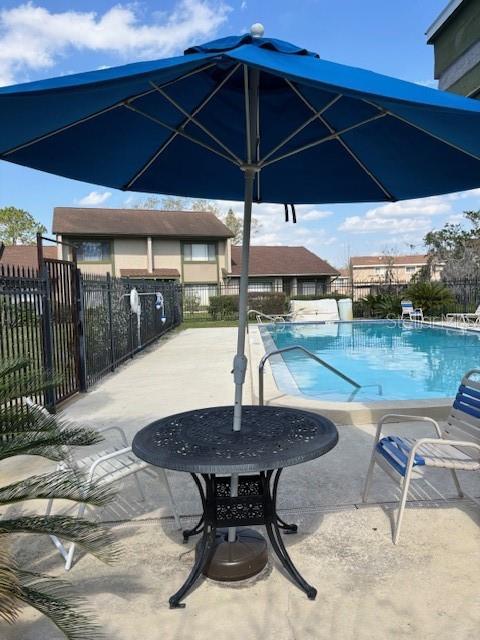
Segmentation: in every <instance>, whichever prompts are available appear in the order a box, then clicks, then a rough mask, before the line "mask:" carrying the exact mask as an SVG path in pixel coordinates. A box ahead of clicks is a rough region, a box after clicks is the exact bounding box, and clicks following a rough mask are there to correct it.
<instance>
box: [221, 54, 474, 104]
mask: <svg viewBox="0 0 480 640" xmlns="http://www.w3.org/2000/svg"><path fill="white" fill-rule="evenodd" d="M226 55H228V57H230V58H232V59H233V60H238V61H239V62H242V63H244V64H247V65H249V66H251V67H255V68H258V69H262V70H264V71H267V72H268V73H272V74H275V75H278V76H281V77H287V78H289V79H290V80H292V81H293V82H299V83H301V84H305V85H311V86H313V87H315V88H318V89H323V90H326V91H333V92H335V93H338V92H339V93H342V94H345V95H349V96H352V97H357V98H366V99H370V100H374V99H376V98H380V99H390V100H392V101H396V102H398V103H402V102H403V103H415V104H418V105H429V106H432V107H438V108H444V109H459V110H460V111H465V110H466V111H472V112H475V113H480V105H479V104H478V103H477V101H475V100H471V99H468V98H464V97H462V96H458V95H456V94H453V93H447V92H444V91H438V90H436V89H431V88H429V87H424V86H422V85H418V84H414V83H412V82H407V81H405V80H399V79H397V78H391V77H389V76H385V75H382V74H380V73H375V72H374V71H368V70H366V69H360V68H357V67H351V66H348V65H343V64H338V63H337V62H330V61H328V60H323V59H317V58H314V57H309V56H299V55H290V56H288V55H283V56H282V55H279V54H278V53H276V52H274V51H269V50H266V49H262V48H258V47H255V46H248V45H243V46H241V47H239V48H237V49H234V50H233V51H229V52H228V53H227V54H226Z"/></svg>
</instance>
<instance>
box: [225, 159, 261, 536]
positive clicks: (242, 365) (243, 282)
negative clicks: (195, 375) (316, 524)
mask: <svg viewBox="0 0 480 640" xmlns="http://www.w3.org/2000/svg"><path fill="white" fill-rule="evenodd" d="M254 182H255V169H254V168H250V167H249V168H246V169H245V201H244V205H243V238H242V271H241V274H240V290H239V294H240V295H239V300H238V334H237V353H236V355H235V357H234V359H233V380H234V382H235V404H234V407H233V430H234V431H240V429H241V426H242V393H243V383H244V382H245V373H246V370H247V357H246V356H245V335H246V331H247V322H248V264H249V259H250V227H251V223H252V201H253V185H254ZM237 493H238V475H237V474H236V473H235V474H232V477H231V480H230V495H231V496H236V495H237ZM236 538H237V532H236V528H235V527H229V529H228V542H235V540H236Z"/></svg>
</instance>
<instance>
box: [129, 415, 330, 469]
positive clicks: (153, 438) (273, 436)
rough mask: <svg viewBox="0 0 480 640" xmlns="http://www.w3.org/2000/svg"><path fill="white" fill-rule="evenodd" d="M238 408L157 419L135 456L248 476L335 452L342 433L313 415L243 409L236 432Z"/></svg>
mask: <svg viewBox="0 0 480 640" xmlns="http://www.w3.org/2000/svg"><path fill="white" fill-rule="evenodd" d="M232 422H233V407H232V406H228V407H210V408H207V409H196V410H195V411H187V412H185V413H179V414H176V415H173V416H168V417H167V418H162V419H161V420H156V421H155V422H152V423H151V424H149V425H147V426H146V427H144V428H143V429H141V430H140V431H139V432H138V433H137V434H136V435H135V438H134V439H133V444H132V449H133V452H134V453H135V455H137V456H138V457H139V458H141V459H142V460H145V461H146V462H149V463H150V464H153V465H156V466H158V467H163V468H165V469H175V470H177V471H187V472H192V473H226V474H228V473H249V472H256V471H264V470H266V469H278V468H282V467H289V466H292V465H294V464H299V463H301V462H306V461H307V460H313V459H314V458H318V457H320V456H322V455H323V454H325V453H327V451H330V449H333V447H334V446H335V445H336V444H337V442H338V432H337V429H336V427H335V425H334V424H333V422H331V421H330V420H328V419H327V418H324V417H323V416H320V415H318V414H315V413H310V412H309V411H301V410H298V409H290V408H286V407H285V408H284V407H273V406H262V407H259V406H244V407H243V409H242V429H241V431H233V429H232Z"/></svg>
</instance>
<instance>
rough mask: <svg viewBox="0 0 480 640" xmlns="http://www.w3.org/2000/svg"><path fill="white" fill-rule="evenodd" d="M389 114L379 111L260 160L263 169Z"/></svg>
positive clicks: (336, 138)
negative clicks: (317, 138)
mask: <svg viewBox="0 0 480 640" xmlns="http://www.w3.org/2000/svg"><path fill="white" fill-rule="evenodd" d="M387 115H389V112H388V111H383V112H382V113H379V114H377V115H375V116H371V117H370V118H367V119H366V120H362V121H361V122H357V123H356V124H353V125H351V126H349V127H345V129H340V131H336V132H335V133H332V134H330V135H328V136H325V137H324V138H321V139H320V140H315V141H314V142H309V143H308V144H304V145H303V146H301V147H298V148H297V149H292V151H289V152H288V153H284V154H283V155H281V156H278V158H273V160H269V161H268V162H264V161H263V160H262V162H260V168H262V169H263V168H264V167H268V166H269V165H271V164H274V163H275V162H279V161H280V160H285V159H286V158H289V157H290V156H293V155H296V154H298V153H301V152H302V151H307V149H311V148H312V147H318V145H320V144H323V143H324V142H330V141H331V140H338V139H339V138H340V136H342V135H343V134H345V133H348V132H349V131H353V130H354V129H358V128H359V127H363V126H365V125H366V124H369V123H370V122H375V120H379V119H380V118H384V117H385V116H387Z"/></svg>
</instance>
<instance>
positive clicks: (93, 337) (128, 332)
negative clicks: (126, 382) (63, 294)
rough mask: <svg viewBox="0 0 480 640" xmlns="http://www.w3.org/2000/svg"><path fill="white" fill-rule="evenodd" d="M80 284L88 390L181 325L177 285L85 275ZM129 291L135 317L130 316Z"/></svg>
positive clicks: (179, 296)
mask: <svg viewBox="0 0 480 640" xmlns="http://www.w3.org/2000/svg"><path fill="white" fill-rule="evenodd" d="M81 282H82V285H81V286H82V299H83V305H82V308H83V326H84V336H83V344H84V347H83V354H84V359H85V371H86V386H87V387H88V386H90V385H91V384H93V383H94V382H96V381H97V380H98V379H99V378H101V377H102V376H104V375H105V374H106V373H108V372H109V371H113V370H114V369H115V368H116V367H117V366H118V365H119V364H120V363H122V362H123V361H124V360H125V359H127V358H129V357H133V355H134V354H135V353H136V352H137V351H140V350H141V349H143V348H144V347H145V346H147V345H148V344H150V343H151V342H152V341H153V340H155V339H156V338H158V337H160V336H161V335H163V334H164V333H166V332H167V331H169V330H170V329H172V328H173V327H176V326H178V325H179V324H180V323H181V321H182V304H181V295H182V293H181V289H180V287H179V286H178V285H177V284H174V283H169V282H161V281H152V280H137V279H135V280H128V279H126V278H112V277H110V276H109V275H106V276H98V275H83V276H82V279H81ZM132 290H135V291H137V293H138V299H139V304H140V308H139V313H134V312H133V311H132V306H131V301H130V297H131V292H132Z"/></svg>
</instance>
